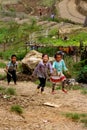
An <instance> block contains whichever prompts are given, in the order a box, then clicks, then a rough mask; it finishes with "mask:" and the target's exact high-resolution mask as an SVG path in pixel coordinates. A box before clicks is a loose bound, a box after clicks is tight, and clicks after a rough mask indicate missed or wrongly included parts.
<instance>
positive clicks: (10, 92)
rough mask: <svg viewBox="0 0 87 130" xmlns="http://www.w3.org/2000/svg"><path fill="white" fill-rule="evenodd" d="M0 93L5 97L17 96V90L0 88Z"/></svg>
mask: <svg viewBox="0 0 87 130" xmlns="http://www.w3.org/2000/svg"><path fill="white" fill-rule="evenodd" d="M0 93H1V94H3V95H9V96H11V95H16V90H15V89H14V88H11V87H10V88H5V87H3V86H0Z"/></svg>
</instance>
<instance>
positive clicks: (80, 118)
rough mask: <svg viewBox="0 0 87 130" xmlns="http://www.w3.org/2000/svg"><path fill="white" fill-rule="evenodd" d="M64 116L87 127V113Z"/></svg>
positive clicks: (66, 114) (65, 114)
mask: <svg viewBox="0 0 87 130" xmlns="http://www.w3.org/2000/svg"><path fill="white" fill-rule="evenodd" d="M63 115H64V116H65V117H67V118H69V119H71V120H72V121H74V122H81V123H84V126H85V127H87V113H81V114H80V113H64V114H63Z"/></svg>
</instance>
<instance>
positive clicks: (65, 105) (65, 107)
mask: <svg viewBox="0 0 87 130" xmlns="http://www.w3.org/2000/svg"><path fill="white" fill-rule="evenodd" d="M0 85H1V86H5V87H13V88H15V89H16V91H17V96H16V97H13V98H11V99H10V100H6V99H2V98H1V101H0V130H86V129H87V128H85V127H83V124H81V123H74V122H72V121H71V120H69V119H66V118H65V117H64V116H63V115H62V114H61V113H62V112H63V113H66V112H77V113H86V112H87V97H86V96H85V95H82V94H81V91H80V90H78V91H73V90H70V91H69V92H68V93H67V94H65V93H63V92H62V91H61V90H57V91H56V94H55V95H52V94H51V88H47V87H46V88H45V94H44V95H42V94H40V93H39V94H37V93H36V86H37V85H36V84H34V83H32V82H26V81H25V82H18V83H17V85H16V86H14V85H13V83H11V84H10V85H9V86H7V82H6V81H0ZM45 102H50V103H54V104H56V105H58V106H59V107H58V108H52V107H48V106H44V105H43V103H45ZM13 104H19V105H21V106H22V107H23V108H24V113H23V115H22V116H19V115H17V114H15V113H11V112H10V108H11V106H12V105H13Z"/></svg>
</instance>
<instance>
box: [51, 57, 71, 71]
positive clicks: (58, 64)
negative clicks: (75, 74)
mask: <svg viewBox="0 0 87 130" xmlns="http://www.w3.org/2000/svg"><path fill="white" fill-rule="evenodd" d="M53 68H54V69H56V70H57V72H63V71H67V70H68V69H67V68H66V65H65V62H64V60H63V59H62V60H60V61H59V62H57V61H54V62H53Z"/></svg>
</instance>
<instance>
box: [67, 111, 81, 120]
mask: <svg viewBox="0 0 87 130" xmlns="http://www.w3.org/2000/svg"><path fill="white" fill-rule="evenodd" d="M65 116H66V117H68V118H70V119H72V120H73V121H75V122H77V121H79V119H80V115H79V114H78V113H66V114H65Z"/></svg>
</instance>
